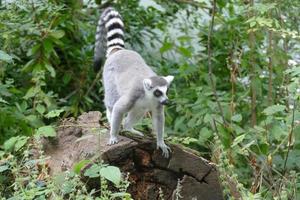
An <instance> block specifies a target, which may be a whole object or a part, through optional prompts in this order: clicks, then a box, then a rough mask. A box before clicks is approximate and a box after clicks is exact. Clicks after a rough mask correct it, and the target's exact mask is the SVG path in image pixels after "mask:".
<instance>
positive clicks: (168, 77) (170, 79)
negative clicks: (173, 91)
mask: <svg viewBox="0 0 300 200" xmlns="http://www.w3.org/2000/svg"><path fill="white" fill-rule="evenodd" d="M164 79H166V81H167V82H168V85H170V84H171V82H172V81H173V79H174V76H164Z"/></svg>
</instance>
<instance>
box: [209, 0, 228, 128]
mask: <svg viewBox="0 0 300 200" xmlns="http://www.w3.org/2000/svg"><path fill="white" fill-rule="evenodd" d="M215 14H216V0H214V1H213V7H212V12H211V23H210V29H209V32H208V38H207V56H208V58H207V59H208V61H207V62H208V75H209V80H210V84H211V87H212V90H213V94H214V96H215V99H216V102H217V105H218V108H219V111H220V114H221V117H222V120H223V123H224V124H225V125H226V126H227V122H226V120H225V117H224V113H223V109H222V106H221V103H220V101H219V97H218V94H217V90H216V86H215V84H216V83H215V82H214V79H213V67H212V64H211V57H212V47H211V38H212V36H213V29H214V21H215Z"/></svg>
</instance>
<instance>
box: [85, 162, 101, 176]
mask: <svg viewBox="0 0 300 200" xmlns="http://www.w3.org/2000/svg"><path fill="white" fill-rule="evenodd" d="M100 169H101V166H99V165H97V164H93V165H92V166H91V167H90V168H88V169H87V170H86V171H85V172H84V176H87V177H90V178H95V177H99V176H100Z"/></svg>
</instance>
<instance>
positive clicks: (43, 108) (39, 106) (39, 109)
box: [36, 104, 46, 115]
mask: <svg viewBox="0 0 300 200" xmlns="http://www.w3.org/2000/svg"><path fill="white" fill-rule="evenodd" d="M36 110H37V111H38V112H39V113H40V114H41V115H42V114H44V112H45V111H46V108H45V106H43V105H41V104H38V105H37V106H36Z"/></svg>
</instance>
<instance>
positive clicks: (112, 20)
mask: <svg viewBox="0 0 300 200" xmlns="http://www.w3.org/2000/svg"><path fill="white" fill-rule="evenodd" d="M123 48H124V24H123V21H122V18H121V15H120V14H119V13H118V12H117V11H116V10H115V9H113V8H111V7H109V8H106V9H105V10H104V11H103V12H102V14H101V16H100V19H99V21H98V25H97V31H96V43H95V50H94V69H95V70H99V69H100V67H101V65H102V64H103V62H104V60H105V58H106V57H107V56H108V55H109V54H110V53H111V51H112V50H113V49H123Z"/></svg>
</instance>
